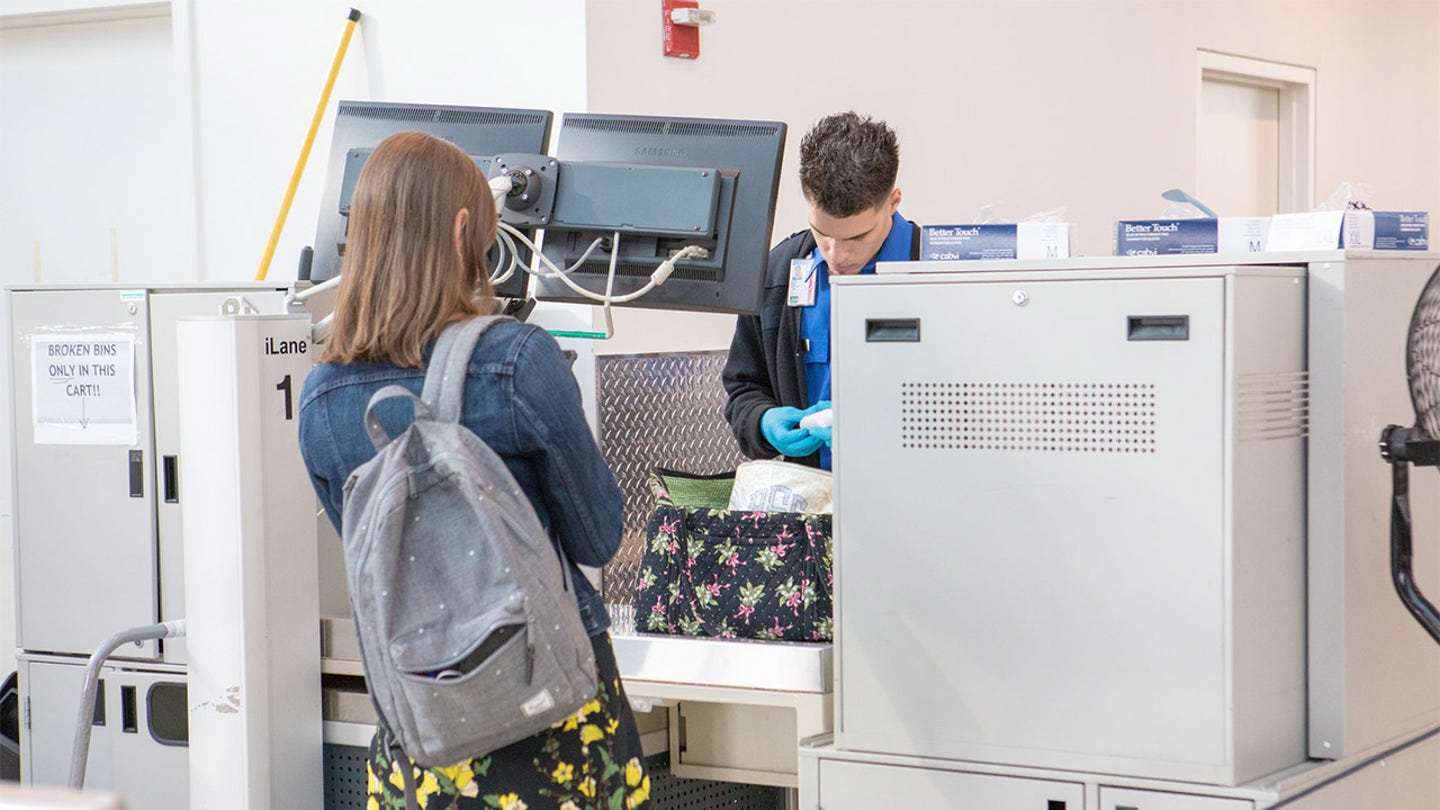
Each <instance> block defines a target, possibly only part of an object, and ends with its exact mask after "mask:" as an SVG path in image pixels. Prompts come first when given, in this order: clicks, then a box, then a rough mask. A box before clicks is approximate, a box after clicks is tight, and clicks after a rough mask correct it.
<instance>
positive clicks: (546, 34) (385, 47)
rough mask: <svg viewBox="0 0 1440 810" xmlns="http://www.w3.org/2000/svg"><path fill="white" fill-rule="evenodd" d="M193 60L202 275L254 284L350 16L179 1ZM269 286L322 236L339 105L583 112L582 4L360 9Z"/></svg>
mask: <svg viewBox="0 0 1440 810" xmlns="http://www.w3.org/2000/svg"><path fill="white" fill-rule="evenodd" d="M177 2H181V3H183V4H184V5H185V6H187V7H188V10H189V13H188V17H189V19H188V23H187V25H186V30H185V32H184V36H186V37H188V39H189V41H190V42H191V44H192V53H193V61H194V88H195V89H194V93H195V119H196V128H195V136H196V143H197V152H198V167H199V169H198V184H199V211H200V223H199V227H200V246H201V247H200V250H201V257H200V262H201V268H202V273H201V277H202V278H204V279H207V280H233V279H245V278H250V277H251V276H253V275H254V273H255V271H256V269H257V268H258V266H259V262H260V258H261V255H262V252H263V250H264V247H265V245H266V242H267V240H268V239H269V236H270V232H271V228H272V226H273V224H274V221H275V215H276V212H277V211H278V210H279V207H280V203H281V200H282V198H283V197H284V193H285V189H286V186H287V184H288V183H289V181H290V176H291V172H292V170H293V168H294V166H295V161H296V157H297V156H298V154H299V152H300V147H301V144H302V142H303V140H304V137H305V133H306V131H307V128H308V127H309V125H310V120H311V117H312V116H313V114H314V111H315V105H316V102H317V101H318V100H319V98H320V93H321V89H322V87H323V85H324V81H325V77H326V75H327V74H328V72H329V70H330V65H331V61H332V59H333V58H334V55H335V50H336V47H337V45H338V44H339V41H340V35H341V33H342V31H343V29H344V24H345V17H346V14H347V13H348V11H349V8H350V6H349V5H347V4H345V3H334V2H313V1H312V2H294V0H247V2H243V3H240V2H233V1H227V0H177ZM362 11H363V13H364V16H363V17H362V19H361V21H360V25H359V29H358V32H357V34H356V35H355V37H354V39H353V40H352V41H351V43H350V48H349V52H348V54H347V55H346V57H345V62H344V65H343V67H342V69H341V71H340V75H339V78H338V81H337V82H336V86H335V91H334V94H333V95H332V96H331V101H330V104H329V105H328V108H327V113H326V115H325V118H324V121H323V123H322V126H321V128H320V133H319V135H318V137H317V138H316V141H315V146H314V147H313V150H312V152H311V156H310V160H309V165H308V169H307V171H306V173H305V175H304V176H303V179H302V180H301V182H300V186H299V189H298V192H297V194H296V197H295V202H294V205H293V208H292V210H291V212H290V216H289V220H288V223H287V224H286V226H285V229H284V231H283V233H282V236H281V239H280V243H279V246H278V248H277V250H276V252H275V258H274V259H273V262H272V264H271V268H270V278H273V279H293V278H294V277H295V267H296V259H297V257H298V256H299V252H300V248H301V247H303V246H305V245H309V244H311V243H312V242H313V241H314V238H315V223H316V218H317V215H318V213H319V204H320V196H321V190H322V188H323V187H324V184H325V182H326V178H325V176H324V175H325V171H326V156H327V155H328V153H329V149H330V130H331V128H332V125H333V121H334V109H335V102H336V101H337V100H339V99H366V100H380V101H417V102H433V103H443V104H458V105H475V106H494V107H538V108H541V109H551V110H557V111H558V110H576V109H583V108H584V106H585V92H586V91H585V84H584V76H585V72H586V65H585V39H584V26H585V19H584V5H583V3H582V2H581V0H547V2H545V3H543V4H536V3H532V2H525V0H487V2H483V3H482V2H458V1H456V0H451V1H450V2H427V3H415V2H407V0H375V1H374V2H369V3H366V4H364V7H363V8H362Z"/></svg>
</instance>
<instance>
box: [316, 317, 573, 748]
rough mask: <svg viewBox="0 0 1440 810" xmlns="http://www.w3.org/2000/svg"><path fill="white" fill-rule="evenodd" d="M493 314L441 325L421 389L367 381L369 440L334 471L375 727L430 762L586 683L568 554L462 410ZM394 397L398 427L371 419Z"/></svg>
mask: <svg viewBox="0 0 1440 810" xmlns="http://www.w3.org/2000/svg"><path fill="white" fill-rule="evenodd" d="M500 320H508V319H504V318H498V317H487V318H475V319H473V320H470V321H466V322H463V323H459V324H454V325H452V326H450V327H449V328H447V329H446V330H445V332H444V333H443V334H442V335H441V336H440V339H439V341H438V342H437V343H436V345H435V352H434V354H433V355H432V356H431V359H430V365H429V368H428V370H427V371H426V374H425V388H424V391H423V393H422V395H421V396H420V397H418V398H417V397H416V396H415V395H414V394H413V393H411V392H410V391H409V390H408V389H406V388H404V387H402V386H399V385H388V386H386V387H384V388H381V389H380V390H379V391H376V392H375V395H374V396H373V397H371V398H370V404H369V405H368V406H367V407H366V409H365V430H366V431H367V432H368V433H369V434H370V439H371V441H373V442H374V443H375V449H376V451H377V452H376V455H375V457H374V458H373V459H371V460H370V461H368V462H366V463H365V464H363V465H361V466H360V467H359V468H358V469H356V470H355V472H354V473H352V474H351V476H350V478H349V480H348V481H346V483H345V507H344V514H343V518H342V521H341V523H342V529H341V535H342V538H343V540H344V545H345V568H346V571H347V573H348V575H349V580H350V603H351V606H352V608H353V609H354V611H355V625H356V629H357V633H358V635H359V641H360V657H361V660H362V663H363V664H364V668H365V680H366V683H367V685H368V686H369V688H370V694H371V697H372V698H373V699H374V702H375V706H376V709H377V710H378V712H379V714H380V718H381V721H382V725H383V726H384V730H385V731H386V732H388V734H389V736H390V737H391V739H392V740H393V741H394V742H398V743H399V745H400V747H401V748H402V749H403V750H404V752H405V753H406V754H407V755H409V757H410V758H411V759H413V760H414V761H415V762H417V763H419V764H421V765H423V766H426V767H443V766H447V765H453V764H456V763H459V762H463V761H465V760H468V759H469V758H471V757H479V756H483V755H485V754H488V753H490V752H491V751H494V750H496V749H498V748H501V747H503V746H506V745H509V744H510V743H513V742H516V741H518V740H521V739H524V738H526V737H529V736H531V735H533V734H535V733H537V732H539V731H541V730H543V729H545V728H547V727H548V726H550V725H552V724H554V723H555V722H557V721H559V720H563V719H564V718H566V717H567V716H569V715H570V714H572V713H574V712H575V711H576V710H578V709H579V708H580V707H581V706H583V705H584V704H585V703H586V702H587V701H589V700H590V699H592V698H593V697H594V696H595V689H596V677H595V654H594V651H593V649H592V647H591V646H590V638H589V636H588V635H587V634H586V632H585V627H584V625H583V623H582V622H581V619H580V611H579V608H578V607H577V605H576V602H575V594H574V591H573V590H572V587H573V586H572V583H571V581H570V566H569V563H568V562H567V561H566V560H565V559H564V556H563V553H557V548H556V544H555V543H553V542H551V540H550V537H549V535H547V534H546V532H545V530H544V528H543V527H542V526H541V525H540V520H539V518H538V517H536V515H535V510H534V509H533V508H532V507H531V505H530V501H529V500H527V499H526V497H525V493H524V492H522V491H521V489H520V486H519V485H518V484H517V483H516V482H515V479H514V477H513V476H511V475H510V471H509V470H508V469H507V468H506V467H505V463H504V462H503V461H501V459H500V457H499V456H498V455H496V454H495V452H494V451H493V450H491V449H490V448H489V447H488V446H487V445H486V444H485V442H484V441H482V440H481V439H480V438H479V437H478V436H476V435H475V434H474V433H473V432H471V431H470V430H469V429H468V428H466V427H465V426H464V425H462V424H460V421H459V420H460V414H461V410H462V404H463V401H464V396H463V394H464V388H465V379H466V369H467V367H468V365H469V363H470V358H471V356H472V355H473V354H474V350H475V345H476V344H477V343H478V341H479V339H480V336H481V335H482V334H483V333H484V332H485V330H486V329H487V328H488V327H490V326H491V325H492V324H494V323H495V322H497V321H500ZM392 398H400V399H409V400H411V402H412V404H413V405H414V408H415V418H414V421H413V422H412V424H411V425H410V426H409V427H408V428H406V429H405V431H404V432H403V433H401V434H400V435H399V436H397V437H395V438H394V439H393V440H392V439H391V438H390V437H389V436H388V435H387V434H386V433H385V430H384V428H382V427H381V426H380V423H379V421H378V419H377V418H376V416H375V406H376V405H377V404H379V403H380V402H382V401H384V400H387V399H392ZM402 770H404V771H405V773H406V774H409V772H410V771H409V769H408V768H406V769H402Z"/></svg>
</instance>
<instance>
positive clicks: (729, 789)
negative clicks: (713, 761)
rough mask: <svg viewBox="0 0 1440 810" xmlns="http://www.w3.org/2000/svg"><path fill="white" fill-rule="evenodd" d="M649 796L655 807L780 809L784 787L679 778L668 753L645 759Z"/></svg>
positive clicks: (674, 809) (660, 809)
mask: <svg viewBox="0 0 1440 810" xmlns="http://www.w3.org/2000/svg"><path fill="white" fill-rule="evenodd" d="M646 767H647V769H648V770H649V773H650V799H651V805H652V806H653V807H654V808H655V810H784V808H785V789H784V788H777V787H766V786H764V785H744V784H740V783H738V782H714V781H711V780H709V779H682V778H681V777H678V776H672V775H671V774H670V755H669V754H657V755H655V756H653V757H651V758H650V759H649V760H648V761H647V762H646Z"/></svg>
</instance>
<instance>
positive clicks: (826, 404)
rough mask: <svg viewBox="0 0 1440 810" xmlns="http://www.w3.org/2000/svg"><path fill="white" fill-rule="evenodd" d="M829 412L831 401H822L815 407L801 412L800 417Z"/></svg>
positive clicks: (812, 406)
mask: <svg viewBox="0 0 1440 810" xmlns="http://www.w3.org/2000/svg"><path fill="white" fill-rule="evenodd" d="M828 410H830V400H828V399H822V400H820V401H819V402H817V403H815V404H814V405H811V406H810V407H808V408H806V409H805V410H803V411H801V412H800V415H801V416H809V415H810V414H812V413H817V412H819V411H828Z"/></svg>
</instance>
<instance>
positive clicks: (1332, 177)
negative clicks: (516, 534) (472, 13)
mask: <svg viewBox="0 0 1440 810" xmlns="http://www.w3.org/2000/svg"><path fill="white" fill-rule="evenodd" d="M586 5H587V9H588V18H589V27H588V30H587V33H586V36H587V40H588V43H589V76H588V84H589V101H590V109H591V110H592V111H596V112H632V113H664V114H673V115H695V116H707V117H726V118H763V119H775V120H782V121H786V122H788V123H789V124H790V137H789V142H788V143H787V146H786V155H785V166H784V169H783V181H782V186H781V190H780V201H779V206H778V209H777V214H776V221H775V230H774V235H775V236H774V241H778V240H779V239H780V238H781V237H783V236H785V235H786V234H789V233H791V232H792V231H795V230H798V229H800V228H802V227H804V226H805V209H804V206H803V201H802V199H801V195H800V189H799V182H798V180H797V178H796V172H797V169H798V151H799V143H800V138H801V136H802V135H803V134H804V133H805V131H806V130H807V129H808V128H809V127H810V126H811V125H812V124H813V123H814V122H815V121H816V120H818V119H819V118H820V117H822V116H824V115H826V114H829V113H831V112H835V111H838V110H845V109H854V110H857V111H860V112H864V113H868V114H871V115H874V116H877V117H880V118H884V119H886V120H888V121H889V122H890V123H891V124H892V125H894V127H895V129H896V131H897V132H898V134H899V136H900V141H901V149H902V159H901V170H900V181H899V182H900V186H901V188H902V190H903V192H904V203H903V204H902V206H901V211H902V212H903V213H905V214H906V215H907V216H909V217H910V218H911V219H914V220H916V221H917V222H920V223H922V224H925V223H950V222H957V221H965V220H967V219H970V218H972V217H974V216H975V215H976V214H977V212H978V211H979V209H980V208H981V206H984V205H986V204H990V203H995V204H997V205H998V206H999V211H998V213H999V214H1000V215H1002V216H1004V217H1006V218H1008V219H1012V220H1013V219H1020V218H1023V217H1025V216H1027V215H1029V214H1032V213H1034V212H1037V211H1040V210H1043V209H1048V208H1052V207H1055V206H1066V207H1067V208H1068V210H1069V218H1070V219H1071V220H1072V221H1073V222H1076V223H1078V240H1079V244H1078V248H1079V250H1080V251H1081V252H1083V253H1085V254H1087V255H1108V254H1110V253H1111V250H1112V244H1111V229H1112V227H1113V225H1112V223H1113V222H1114V220H1116V219H1123V218H1138V217H1146V216H1156V215H1159V214H1160V212H1161V211H1162V210H1163V208H1164V207H1165V205H1167V204H1166V203H1165V202H1164V201H1162V200H1161V199H1160V197H1159V194H1160V192H1161V191H1163V190H1165V189H1168V188H1173V187H1177V186H1178V187H1181V188H1186V189H1190V190H1192V191H1193V190H1194V188H1195V187H1196V181H1197V178H1196V168H1195V163H1196V157H1195V156H1196V148H1195V129H1196V109H1197V99H1196V92H1197V90H1198V81H1197V75H1198V67H1197V57H1196V52H1197V50H1198V49H1208V50H1214V51H1220V52H1223V53H1230V54H1237V55H1241V56H1248V57H1254V58H1260V59H1267V60H1272V61H1278V62H1285V63H1290V64H1296V65H1303V66H1309V67H1314V68H1315V69H1316V70H1317V88H1316V92H1317V96H1318V98H1317V102H1316V111H1317V114H1318V121H1317V127H1316V129H1317V141H1318V143H1317V158H1316V185H1315V189H1316V195H1317V196H1318V197H1319V198H1322V199H1323V198H1324V197H1326V196H1328V194H1329V193H1330V192H1331V191H1332V190H1333V189H1334V188H1335V186H1336V184H1338V183H1339V182H1341V181H1343V180H1364V181H1368V182H1370V183H1372V184H1373V185H1374V189H1375V199H1374V200H1372V205H1378V206H1383V207H1389V208H1401V209H1426V210H1430V211H1432V212H1437V213H1440V152H1437V150H1436V148H1435V144H1436V143H1437V137H1440V104H1437V102H1440V50H1437V45H1440V4H1437V3H1436V2H1434V0H1329V1H1328V2H1303V1H1302V0H1243V1H1242V0H1026V2H1001V1H1000V0H991V1H990V2H962V1H961V0H868V1H866V0H831V1H830V2H818V0H767V1H766V2H753V1H752V0H702V3H701V5H702V6H704V7H705V8H708V9H711V10H713V11H715V12H716V15H717V20H716V22H715V23H714V24H713V25H711V26H708V27H706V28H703V29H701V32H700V39H701V55H700V58H699V59H698V60H695V61H688V60H683V59H673V58H666V57H664V56H662V55H661V46H660V21H659V9H658V8H657V6H658V5H659V4H658V3H649V2H639V3H637V2H633V0H587V4H586ZM672 317H676V318H678V317H684V318H685V320H684V323H685V324H686V325H689V324H691V323H702V322H703V323H704V324H705V325H706V328H707V329H709V330H710V332H711V333H715V332H718V333H719V334H718V335H717V336H716V337H714V338H713V340H714V341H715V342H716V345H717V346H719V347H723V346H726V345H728V334H729V333H728V328H725V327H723V326H720V325H712V321H710V320H707V319H704V318H696V317H695V316H672ZM672 323H678V322H673V321H672ZM677 328H679V327H678V326H676V327H673V328H672V327H668V326H666V325H664V324H662V323H656V322H655V320H654V316H651V317H650V318H648V319H647V320H646V321H645V330H646V331H648V332H649V333H650V334H651V335H653V337H650V338H640V337H637V338H636V341H639V343H638V344H637V343H631V345H628V346H626V349H627V350H629V351H637V350H645V345H646V344H648V345H649V346H650V347H653V348H650V349H649V350H652V351H658V350H661V346H662V342H663V341H667V340H668V339H669V337H668V335H669V334H670V333H672V332H673V331H675V329H677Z"/></svg>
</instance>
